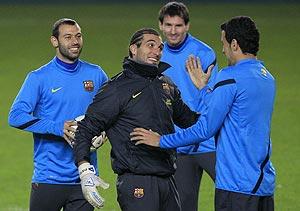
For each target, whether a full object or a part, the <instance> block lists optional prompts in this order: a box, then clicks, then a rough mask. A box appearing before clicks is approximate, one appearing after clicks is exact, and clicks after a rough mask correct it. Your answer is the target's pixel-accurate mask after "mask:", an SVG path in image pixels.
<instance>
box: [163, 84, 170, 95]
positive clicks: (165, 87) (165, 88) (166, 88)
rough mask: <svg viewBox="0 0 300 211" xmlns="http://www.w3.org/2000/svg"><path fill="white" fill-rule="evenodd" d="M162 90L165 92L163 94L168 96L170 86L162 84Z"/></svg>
mask: <svg viewBox="0 0 300 211" xmlns="http://www.w3.org/2000/svg"><path fill="white" fill-rule="evenodd" d="M162 88H163V90H165V92H166V93H167V94H170V93H171V91H170V85H169V84H167V83H162Z"/></svg>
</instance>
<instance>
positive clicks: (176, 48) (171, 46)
mask: <svg viewBox="0 0 300 211" xmlns="http://www.w3.org/2000/svg"><path fill="white" fill-rule="evenodd" d="M187 38H188V34H185V37H184V39H183V40H182V41H181V42H180V43H178V44H177V45H170V44H169V43H168V42H167V44H168V47H169V48H170V49H172V50H178V49H180V48H181V47H182V46H183V45H184V43H185V41H186V40H187Z"/></svg>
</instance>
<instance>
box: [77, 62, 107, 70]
mask: <svg viewBox="0 0 300 211" xmlns="http://www.w3.org/2000/svg"><path fill="white" fill-rule="evenodd" d="M79 62H80V63H81V65H82V66H83V67H85V68H88V69H91V70H102V71H103V69H102V68H101V66H100V65H98V64H94V63H91V62H88V61H84V60H79Z"/></svg>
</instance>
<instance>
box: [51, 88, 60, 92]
mask: <svg viewBox="0 0 300 211" xmlns="http://www.w3.org/2000/svg"><path fill="white" fill-rule="evenodd" d="M61 89H62V87H59V88H56V89H54V88H52V89H51V92H52V93H55V92H58V91H59V90H61Z"/></svg>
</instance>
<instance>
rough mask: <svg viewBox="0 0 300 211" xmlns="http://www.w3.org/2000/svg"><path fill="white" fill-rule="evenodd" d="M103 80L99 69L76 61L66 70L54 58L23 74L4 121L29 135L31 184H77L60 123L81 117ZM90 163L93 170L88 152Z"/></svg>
mask: <svg viewBox="0 0 300 211" xmlns="http://www.w3.org/2000/svg"><path fill="white" fill-rule="evenodd" d="M107 80H108V78H107V76H106V74H105V73H104V71H103V70H102V69H101V68H100V67H99V66H96V65H93V64H89V63H87V62H84V61H81V60H79V61H78V64H77V66H76V67H75V69H73V70H71V69H66V68H65V67H63V66H62V65H60V64H59V63H58V61H57V58H56V57H55V58H54V59H52V60H51V61H50V62H49V63H48V64H46V65H44V66H42V67H40V68H39V69H37V70H35V71H32V72H30V73H29V74H28V75H27V78H26V79H25V81H24V83H23V85H22V88H21V89H20V91H19V93H18V95H17V97H16V99H15V101H14V103H13V105H12V107H11V110H10V113H9V120H8V121H9V124H10V125H11V126H12V127H16V128H19V129H22V130H26V131H30V132H32V133H33V139H34V154H33V162H34V171H33V177H32V182H37V183H48V184H77V183H79V175H78V170H77V167H76V166H75V163H74V157H73V150H72V148H71V147H70V146H69V145H68V143H67V142H66V141H65V140H64V139H63V138H62V136H63V126H64V122H65V121H66V120H73V119H74V118H75V117H77V116H79V115H83V114H84V113H85V111H86V109H87V107H88V105H89V104H90V103H91V102H92V99H93V97H94V95H95V94H96V92H97V91H98V90H99V88H100V87H101V86H102V85H103V83H105V82H106V81H107ZM99 132H100V131H99ZM91 161H92V162H91V163H92V164H93V165H94V166H95V167H97V156H96V153H91Z"/></svg>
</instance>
